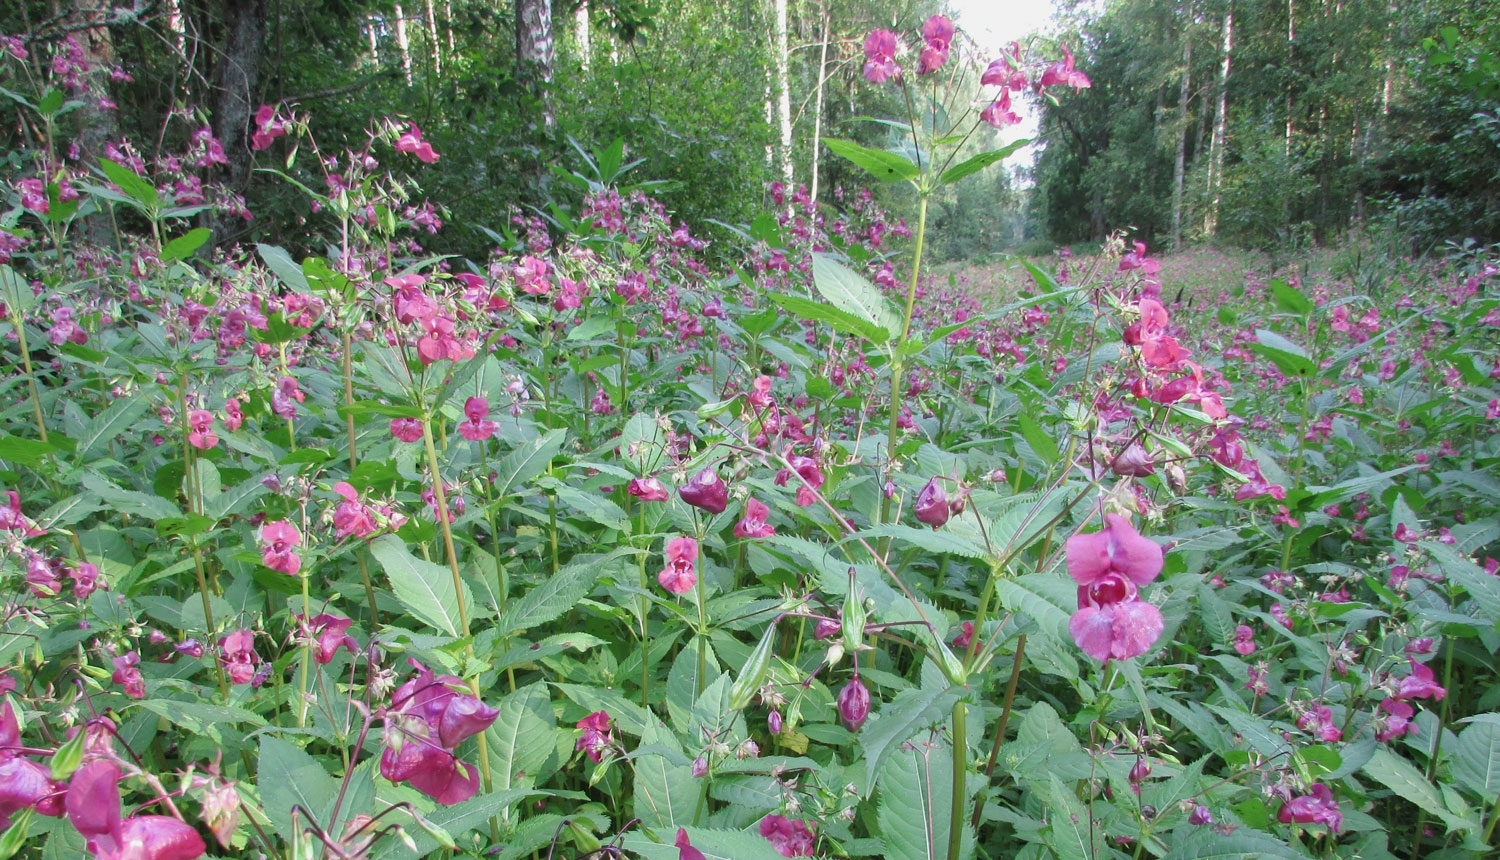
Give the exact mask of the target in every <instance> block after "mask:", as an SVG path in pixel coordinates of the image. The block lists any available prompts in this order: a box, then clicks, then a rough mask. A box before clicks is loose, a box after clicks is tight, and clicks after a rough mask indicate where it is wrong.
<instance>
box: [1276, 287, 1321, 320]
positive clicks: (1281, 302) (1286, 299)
mask: <svg viewBox="0 0 1500 860" xmlns="http://www.w3.org/2000/svg"><path fill="white" fill-rule="evenodd" d="M1271 298H1273V299H1274V300H1275V301H1276V307H1277V308H1279V309H1281V310H1283V311H1286V312H1287V313H1290V314H1296V315H1298V316H1306V315H1307V314H1308V312H1310V311H1311V310H1312V309H1313V303H1312V302H1311V301H1310V300H1309V299H1308V298H1307V296H1304V295H1302V292H1301V291H1300V290H1298V289H1297V288H1296V287H1293V286H1292V285H1291V284H1288V283H1287V282H1286V281H1284V280H1282V279H1281V278H1273V279H1272V280H1271Z"/></svg>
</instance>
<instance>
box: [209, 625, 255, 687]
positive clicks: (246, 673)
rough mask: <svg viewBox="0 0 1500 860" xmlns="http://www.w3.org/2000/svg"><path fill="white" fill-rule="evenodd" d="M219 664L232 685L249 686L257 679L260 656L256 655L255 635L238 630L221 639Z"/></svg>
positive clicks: (247, 631)
mask: <svg viewBox="0 0 1500 860" xmlns="http://www.w3.org/2000/svg"><path fill="white" fill-rule="evenodd" d="M219 662H220V663H221V664H223V666H224V671H225V672H226V673H228V675H229V682H230V683H231V684H248V683H250V682H251V681H252V680H254V679H255V667H256V664H258V663H260V656H259V655H257V654H256V653H255V634H254V633H252V632H250V631H249V630H236V631H234V632H233V633H229V634H226V635H225V636H223V637H222V638H220V639H219Z"/></svg>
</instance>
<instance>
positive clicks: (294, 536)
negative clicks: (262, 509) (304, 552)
mask: <svg viewBox="0 0 1500 860" xmlns="http://www.w3.org/2000/svg"><path fill="white" fill-rule="evenodd" d="M260 543H261V550H260V560H261V563H262V564H264V565H265V566H266V567H269V568H270V569H272V570H275V571H279V572H281V573H284V574H286V575H287V576H296V575H297V571H299V570H301V569H302V557H301V556H299V555H297V553H296V547H299V546H301V545H302V532H300V531H297V527H296V526H294V525H292V524H291V523H290V522H288V521H286V520H277V521H275V522H273V523H266V524H265V525H263V526H261V527H260Z"/></svg>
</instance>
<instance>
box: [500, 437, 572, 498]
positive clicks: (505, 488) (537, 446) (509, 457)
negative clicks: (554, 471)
mask: <svg viewBox="0 0 1500 860" xmlns="http://www.w3.org/2000/svg"><path fill="white" fill-rule="evenodd" d="M567 438H568V434H567V431H566V430H548V431H547V432H546V433H544V434H542V435H541V436H538V437H537V438H535V439H533V440H531V441H530V442H526V443H523V444H522V445H520V446H519V447H517V448H516V449H515V450H514V451H511V452H510V453H509V454H506V455H505V457H503V458H502V459H501V460H500V462H499V463H496V464H495V480H494V482H493V486H494V488H495V496H496V498H502V499H503V498H505V497H506V496H508V495H510V494H511V493H512V492H515V491H516V489H517V488H519V487H520V486H521V485H523V484H525V483H526V482H528V481H530V480H531V479H532V478H535V477H536V476H537V475H540V474H542V473H543V472H546V471H547V466H548V465H550V464H551V463H552V458H553V457H556V456H557V452H559V451H561V450H562V447H563V443H564V442H566V441H567Z"/></svg>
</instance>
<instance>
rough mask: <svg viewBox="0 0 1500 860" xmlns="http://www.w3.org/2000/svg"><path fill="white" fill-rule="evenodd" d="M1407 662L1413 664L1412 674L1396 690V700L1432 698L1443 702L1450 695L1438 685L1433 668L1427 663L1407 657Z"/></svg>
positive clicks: (1403, 679)
mask: <svg viewBox="0 0 1500 860" xmlns="http://www.w3.org/2000/svg"><path fill="white" fill-rule="evenodd" d="M1406 660H1407V662H1408V663H1410V664H1411V674H1410V675H1407V676H1406V677H1405V678H1402V679H1401V684H1400V686H1399V687H1397V689H1396V698H1398V699H1427V698H1431V699H1433V700H1435V701H1439V702H1441V701H1442V700H1443V697H1444V696H1446V695H1448V690H1447V689H1445V688H1444V687H1443V686H1441V685H1440V684H1438V682H1437V680H1436V677H1435V676H1434V675H1433V674H1432V668H1431V667H1430V666H1428V665H1426V664H1425V663H1418V662H1417V661H1416V659H1415V658H1413V657H1407V658H1406Z"/></svg>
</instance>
